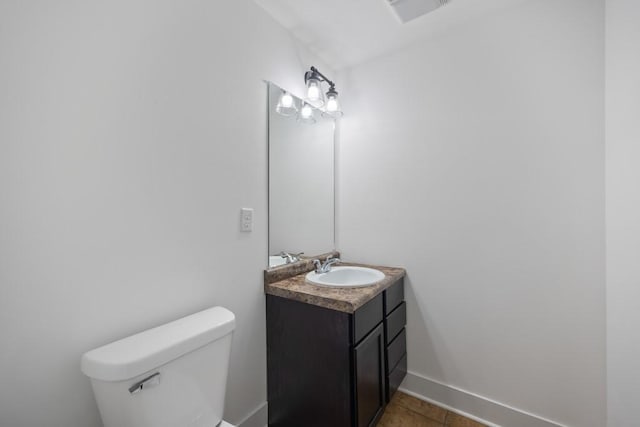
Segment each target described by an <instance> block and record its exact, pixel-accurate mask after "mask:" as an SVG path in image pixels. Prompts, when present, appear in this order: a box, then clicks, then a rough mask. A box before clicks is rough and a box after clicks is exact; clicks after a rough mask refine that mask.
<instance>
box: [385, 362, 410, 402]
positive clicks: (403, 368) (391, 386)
mask: <svg viewBox="0 0 640 427" xmlns="http://www.w3.org/2000/svg"><path fill="white" fill-rule="evenodd" d="M406 375H407V355H406V354H405V355H404V357H403V358H402V359H401V360H400V362H399V363H398V366H396V367H395V369H394V370H393V371H391V373H390V374H389V376H388V377H387V402H389V401H390V400H391V398H392V397H393V395H394V393H395V392H396V390H398V387H400V384H402V380H403V379H404V377H405V376H406Z"/></svg>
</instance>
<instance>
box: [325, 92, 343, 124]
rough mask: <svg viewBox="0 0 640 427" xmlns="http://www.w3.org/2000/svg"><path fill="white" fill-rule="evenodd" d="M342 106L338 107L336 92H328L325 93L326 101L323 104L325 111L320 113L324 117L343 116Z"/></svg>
mask: <svg viewBox="0 0 640 427" xmlns="http://www.w3.org/2000/svg"><path fill="white" fill-rule="evenodd" d="M343 114H344V113H343V112H342V108H340V102H339V101H338V94H337V93H331V92H329V93H328V94H327V103H326V105H325V111H323V112H322V115H323V116H325V117H333V118H334V119H335V118H338V117H342V116H343Z"/></svg>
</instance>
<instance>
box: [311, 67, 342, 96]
mask: <svg viewBox="0 0 640 427" xmlns="http://www.w3.org/2000/svg"><path fill="white" fill-rule="evenodd" d="M310 79H316V80H318V81H320V82H325V83H327V84H328V85H329V87H330V89H331V90H332V91H334V92H335V89H336V84H335V83H334V82H332V81H331V80H329V79H328V78H327V76H325V75H324V74H322V73H321V72H320V71H319V70H318V69H317V68H316V67H313V66H312V67H311V71H307V72H306V73H304V82H305V83H307V82H308V81H309V80H310Z"/></svg>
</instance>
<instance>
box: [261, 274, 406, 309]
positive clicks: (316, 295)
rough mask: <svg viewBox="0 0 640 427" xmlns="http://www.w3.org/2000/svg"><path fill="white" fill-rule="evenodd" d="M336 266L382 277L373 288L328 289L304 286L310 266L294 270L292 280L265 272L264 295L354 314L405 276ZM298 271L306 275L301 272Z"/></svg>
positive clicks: (309, 285)
mask: <svg viewBox="0 0 640 427" xmlns="http://www.w3.org/2000/svg"><path fill="white" fill-rule="evenodd" d="M305 264H306V263H305ZM336 265H355V266H360V267H370V268H375V269H376V270H380V271H382V272H383V273H384V275H385V277H384V279H383V280H382V281H380V282H378V283H376V284H374V285H371V286H366V287H362V288H331V287H324V286H316V285H313V284H311V283H309V282H307V281H306V279H305V276H306V274H307V273H308V272H309V271H311V270H313V264H311V265H307V266H305V267H303V266H297V268H296V269H295V271H294V274H295V275H292V276H291V277H282V276H283V274H280V275H279V276H280V277H277V278H274V277H273V276H272V275H270V273H271V272H270V271H268V270H267V271H265V282H264V283H265V284H264V291H265V293H266V294H269V295H275V296H278V297H282V298H287V299H291V300H295V301H300V302H304V303H307V304H312V305H317V306H320V307H325V308H329V309H332V310H337V311H343V312H346V313H353V312H355V311H356V310H357V309H358V308H360V307H362V306H363V305H365V304H366V303H367V302H369V301H371V300H372V299H373V298H374V297H375V296H376V295H378V294H380V293H381V292H382V291H384V290H385V289H387V288H388V287H389V286H391V285H392V284H394V283H395V282H396V281H398V280H399V279H400V278H402V277H404V275H405V274H406V273H405V270H404V268H396V267H382V266H377V265H366V264H356V263H349V262H345V263H340V264H336ZM300 270H305V271H303V272H301V271H300ZM280 272H281V273H282V270H280Z"/></svg>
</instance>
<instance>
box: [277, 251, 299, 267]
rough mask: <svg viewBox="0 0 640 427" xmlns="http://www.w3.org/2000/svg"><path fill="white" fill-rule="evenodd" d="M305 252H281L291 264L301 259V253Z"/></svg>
mask: <svg viewBox="0 0 640 427" xmlns="http://www.w3.org/2000/svg"><path fill="white" fill-rule="evenodd" d="M302 254H304V252H300V253H297V254H290V253H289V252H285V251H282V252H280V254H279V255H280V256H281V257H282V258H284V259H285V261H286V262H287V264H291V263H294V262H298V261H300V255H302Z"/></svg>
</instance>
